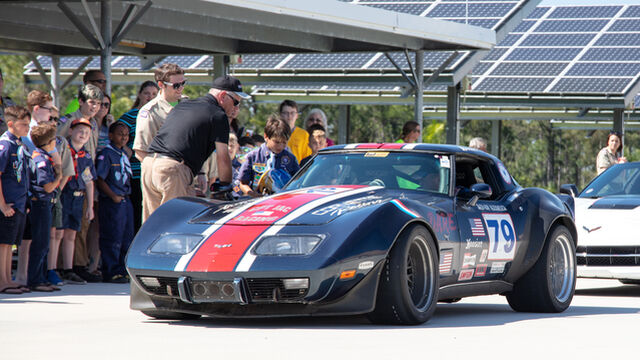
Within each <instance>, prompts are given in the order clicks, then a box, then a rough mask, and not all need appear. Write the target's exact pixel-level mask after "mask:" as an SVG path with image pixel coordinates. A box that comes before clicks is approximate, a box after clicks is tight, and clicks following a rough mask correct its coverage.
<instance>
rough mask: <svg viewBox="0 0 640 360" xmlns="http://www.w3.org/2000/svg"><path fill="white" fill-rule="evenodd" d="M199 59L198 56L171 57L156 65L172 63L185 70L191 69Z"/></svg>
mask: <svg viewBox="0 0 640 360" xmlns="http://www.w3.org/2000/svg"><path fill="white" fill-rule="evenodd" d="M200 57H201V56H200V55H189V56H184V55H183V56H179V55H172V56H167V57H166V58H164V59H162V61H160V63H159V64H158V65H162V64H166V63H174V64H177V65H178V66H180V67H181V68H183V69H187V68H189V67H191V65H192V64H193V63H195V62H196V61H197V60H198V59H200Z"/></svg>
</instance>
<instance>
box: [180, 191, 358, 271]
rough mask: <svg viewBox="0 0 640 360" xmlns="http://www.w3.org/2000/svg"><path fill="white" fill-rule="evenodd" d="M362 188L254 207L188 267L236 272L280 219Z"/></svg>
mask: <svg viewBox="0 0 640 360" xmlns="http://www.w3.org/2000/svg"><path fill="white" fill-rule="evenodd" d="M361 187H363V186H358V185H354V186H334V187H331V186H323V187H318V188H310V189H305V190H301V191H299V192H298V191H296V192H292V193H286V194H282V195H277V196H274V197H272V198H270V199H268V200H266V201H263V202H261V203H259V204H256V205H254V206H251V207H250V208H248V209H247V210H245V211H243V212H242V213H240V214H239V215H238V216H236V217H234V218H232V219H231V220H229V221H227V222H226V223H225V224H224V225H222V226H220V228H219V229H218V230H216V231H215V232H214V233H213V234H211V235H210V236H209V237H208V238H207V239H206V240H205V242H204V244H202V246H200V248H199V249H198V250H197V251H196V253H195V254H194V255H193V257H192V258H191V260H190V261H189V264H188V265H187V269H186V270H187V271H233V269H234V268H235V266H236V264H237V263H238V261H240V259H241V258H242V255H243V254H244V253H245V252H246V251H247V249H248V248H249V247H250V246H251V244H252V243H253V242H254V241H255V240H256V239H258V237H259V236H260V234H262V233H263V232H264V231H265V230H267V229H268V228H269V227H270V226H272V225H273V224H274V223H275V222H277V221H278V220H280V219H282V218H283V217H285V216H287V215H288V214H289V213H291V212H292V211H294V210H296V209H298V208H299V207H301V206H303V205H305V204H307V203H309V202H311V201H313V200H316V199H320V198H322V197H325V196H328V195H332V194H335V193H340V192H344V191H348V190H351V189H356V188H361ZM247 225H251V226H247Z"/></svg>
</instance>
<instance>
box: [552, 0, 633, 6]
mask: <svg viewBox="0 0 640 360" xmlns="http://www.w3.org/2000/svg"><path fill="white" fill-rule="evenodd" d="M540 5H549V6H551V5H640V0H542V2H540Z"/></svg>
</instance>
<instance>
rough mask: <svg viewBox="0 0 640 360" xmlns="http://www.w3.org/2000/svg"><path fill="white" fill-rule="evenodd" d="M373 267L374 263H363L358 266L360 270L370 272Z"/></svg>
mask: <svg viewBox="0 0 640 360" xmlns="http://www.w3.org/2000/svg"><path fill="white" fill-rule="evenodd" d="M372 267H373V261H371V260H369V261H363V262H361V263H360V264H358V270H369V269H371V268H372Z"/></svg>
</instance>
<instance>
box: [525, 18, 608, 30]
mask: <svg viewBox="0 0 640 360" xmlns="http://www.w3.org/2000/svg"><path fill="white" fill-rule="evenodd" d="M607 22H608V20H546V21H543V22H542V24H540V25H539V26H538V27H537V28H536V32H566V33H577V32H598V31H600V30H602V28H603V27H604V26H605V25H607Z"/></svg>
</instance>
